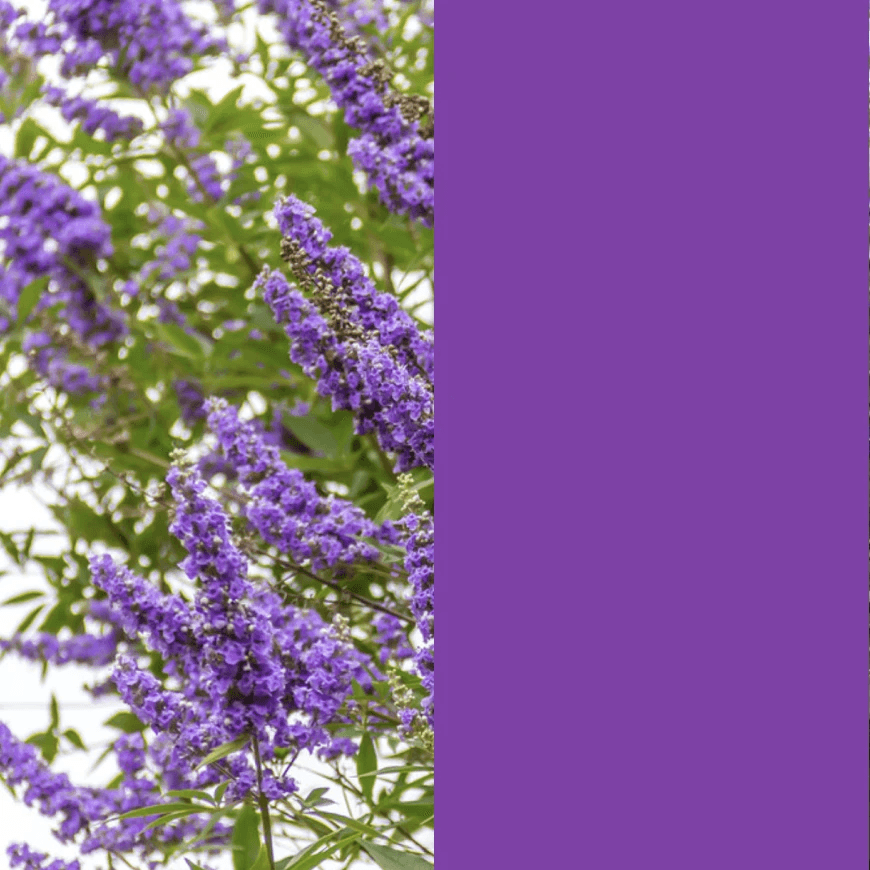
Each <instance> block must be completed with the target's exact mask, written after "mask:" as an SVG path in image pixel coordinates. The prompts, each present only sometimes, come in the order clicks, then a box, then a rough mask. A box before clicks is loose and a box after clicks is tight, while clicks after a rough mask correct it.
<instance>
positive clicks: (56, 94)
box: [43, 85, 143, 142]
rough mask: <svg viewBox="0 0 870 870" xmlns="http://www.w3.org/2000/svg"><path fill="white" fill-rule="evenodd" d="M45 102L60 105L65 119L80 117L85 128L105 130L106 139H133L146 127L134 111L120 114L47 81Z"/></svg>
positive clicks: (91, 132)
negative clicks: (131, 113)
mask: <svg viewBox="0 0 870 870" xmlns="http://www.w3.org/2000/svg"><path fill="white" fill-rule="evenodd" d="M43 94H44V95H45V100H46V102H47V103H48V104H49V105H51V106H57V107H58V108H59V109H60V113H61V115H63V118H64V120H66V121H69V122H72V121H79V122H80V123H81V125H82V130H84V131H85V133H87V134H88V135H89V136H93V135H94V133H96V132H97V130H102V131H103V133H104V134H105V137H106V140H107V141H109V142H114V141H115V140H116V139H133V138H135V137H136V136H138V135H139V133H141V132H142V130H143V124H142V121H141V119H140V118H137V117H135V116H133V115H119V114H118V113H117V112H115V111H114V110H113V109H110V108H109V107H108V106H106V105H104V104H103V103H101V102H99V101H98V100H92V99H90V98H88V97H82V96H78V97H73V96H70V95H69V94H67V92H66V91H65V90H64V89H63V88H59V87H57V86H55V85H46V86H45V87H44V88H43Z"/></svg>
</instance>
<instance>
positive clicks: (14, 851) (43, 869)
mask: <svg viewBox="0 0 870 870" xmlns="http://www.w3.org/2000/svg"><path fill="white" fill-rule="evenodd" d="M6 854H7V855H9V867H10V868H16V867H20V868H21V870H79V867H80V865H79V862H78V861H75V860H74V861H69V862H67V861H62V860H61V859H60V858H56V859H54V860H52V859H51V858H50V856H49V855H46V854H45V853H44V852H34V851H33V850H32V849H31V848H30V847H29V846H27V845H25V844H23V843H17V844H13V845H12V846H10V847H9V848H8V849H7V850H6Z"/></svg>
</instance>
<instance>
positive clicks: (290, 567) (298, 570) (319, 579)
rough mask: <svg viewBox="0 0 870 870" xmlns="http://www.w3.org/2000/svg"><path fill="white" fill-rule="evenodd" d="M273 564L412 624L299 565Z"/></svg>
mask: <svg viewBox="0 0 870 870" xmlns="http://www.w3.org/2000/svg"><path fill="white" fill-rule="evenodd" d="M256 552H257V553H258V555H261V556H268V555H269V554H268V553H264V552H262V551H260V550H257V551H256ZM275 564H277V565H279V566H280V567H282V568H286V569H287V570H288V571H294V572H296V573H298V574H303V575H305V576H306V577H308V578H309V579H310V580H315V581H317V582H318V583H322V584H323V585H324V586H328V587H329V588H330V589H334V590H335V591H336V592H340V593H341V594H343V595H347V596H348V597H349V598H352V599H353V600H354V601H358V602H359V603H360V604H365V605H366V607H371V608H372V610H378V611H380V612H381V613H388V614H389V615H390V616H394V617H395V618H396V619H399V620H401V621H402V622H407V623H408V624H409V625H413V624H414V619H413V617H410V616H405V614H403V613H399V612H398V611H396V610H392V609H391V608H389V607H387V606H386V605H383V604H380V603H378V602H377V601H373V600H372V599H371V598H366V596H365V595H359V594H358V593H356V592H351V591H350V590H349V589H346V588H345V587H344V586H342V585H341V584H340V583H337V582H336V581H335V580H327V579H326V578H325V577H318V576H317V574H313V573H312V572H311V571H308V570H307V569H306V568H303V567H302V566H301V565H294V564H293V563H292V562H285V561H284V560H283V559H275Z"/></svg>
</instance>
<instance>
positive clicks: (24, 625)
mask: <svg viewBox="0 0 870 870" xmlns="http://www.w3.org/2000/svg"><path fill="white" fill-rule="evenodd" d="M44 607H45V605H44V604H39V605H37V606H36V607H34V608H33V610H31V611H30V613H28V614H27V616H25V617H24V619H22V620H21V622H20V623H19V625H18V628H16V629H15V633H16V634H24V632H25V631H27V629H28V628H30V626H31V625H32V624H33V622H34V620H35V619H36V617H37V616H39V614H40V613H42V609H43V608H44Z"/></svg>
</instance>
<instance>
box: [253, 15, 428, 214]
mask: <svg viewBox="0 0 870 870" xmlns="http://www.w3.org/2000/svg"><path fill="white" fill-rule="evenodd" d="M257 5H258V8H259V9H260V11H261V12H275V13H277V15H278V21H277V24H278V28H279V30H280V31H281V34H282V35H283V36H284V38H285V39H286V40H287V44H288V45H289V46H290V47H291V48H293V49H298V50H299V51H301V52H302V54H303V56H304V57H305V60H306V62H307V63H308V64H309V65H310V66H312V67H313V68H314V69H316V70H317V71H318V72H319V73H320V74H321V75H322V76H323V78H324V80H325V81H326V83H327V84H328V85H329V88H330V90H331V92H332V98H333V100H334V101H335V103H336V104H337V105H338V106H339V107H340V108H342V109H344V110H345V120H346V121H347V123H348V124H349V125H350V126H351V127H355V128H357V129H359V130H361V131H362V136H361V137H360V138H359V139H357V140H355V141H353V142H351V143H350V145H349V146H348V153H349V154H350V155H351V157H352V158H353V160H354V163H355V164H356V166H357V168H359V169H360V170H362V171H363V172H364V173H365V174H366V176H367V177H368V179H369V181H370V182H371V184H372V185H373V186H374V187H375V188H376V189H377V190H378V192H379V194H380V197H381V200H382V202H383V203H384V204H385V205H386V206H387V207H388V208H390V209H391V210H392V211H395V212H397V213H399V214H407V215H409V216H410V217H412V218H414V219H416V220H419V221H420V222H421V223H423V224H425V225H426V226H432V225H433V223H434V220H435V146H434V142H433V139H432V133H433V129H432V122H431V107H430V106H429V103H428V100H426V99H424V98H422V97H421V98H413V97H408V96H404V95H399V94H396V93H394V92H393V91H392V90H391V89H390V75H389V73H388V72H387V71H386V68H385V67H384V65H383V63H382V62H380V61H372V60H371V59H370V58H369V56H368V53H367V51H366V48H365V45H364V43H363V42H362V40H360V39H359V38H358V37H352V36H349V35H348V34H347V32H346V30H345V28H344V26H343V25H342V23H341V20H340V19H339V18H338V16H337V15H336V14H335V12H333V11H331V10H330V9H329V8H328V6H327V5H326V4H325V3H323V2H322V0H258V4H257ZM427 115H429V116H430V120H429V121H427V122H423V118H425V117H426V116H427Z"/></svg>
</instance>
